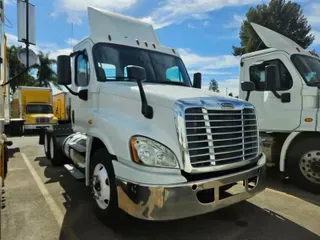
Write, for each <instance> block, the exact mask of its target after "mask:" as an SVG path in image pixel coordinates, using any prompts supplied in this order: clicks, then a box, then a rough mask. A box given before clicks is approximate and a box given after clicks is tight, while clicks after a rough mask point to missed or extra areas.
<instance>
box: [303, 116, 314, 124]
mask: <svg viewBox="0 0 320 240" xmlns="http://www.w3.org/2000/svg"><path fill="white" fill-rule="evenodd" d="M304 121H305V122H306V123H311V122H312V121H313V119H312V118H311V117H306V118H305V119H304Z"/></svg>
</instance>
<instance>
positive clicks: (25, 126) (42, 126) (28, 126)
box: [23, 123, 56, 130]
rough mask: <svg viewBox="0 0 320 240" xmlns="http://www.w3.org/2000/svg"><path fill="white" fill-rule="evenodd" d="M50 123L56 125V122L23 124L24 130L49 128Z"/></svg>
mask: <svg viewBox="0 0 320 240" xmlns="http://www.w3.org/2000/svg"><path fill="white" fill-rule="evenodd" d="M52 125H56V123H54V124H53V123H52V124H34V125H24V126H23V127H24V129H25V130H35V129H41V128H50V127H51V126H52Z"/></svg>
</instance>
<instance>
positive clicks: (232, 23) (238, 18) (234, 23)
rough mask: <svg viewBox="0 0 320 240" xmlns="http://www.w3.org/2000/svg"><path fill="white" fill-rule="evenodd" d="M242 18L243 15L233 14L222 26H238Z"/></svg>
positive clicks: (243, 17)
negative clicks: (230, 19)
mask: <svg viewBox="0 0 320 240" xmlns="http://www.w3.org/2000/svg"><path fill="white" fill-rule="evenodd" d="M244 19H245V16H240V15H237V14H234V15H233V17H232V21H230V22H229V23H227V24H225V25H224V27H225V28H240V27H241V23H242V22H243V20H244Z"/></svg>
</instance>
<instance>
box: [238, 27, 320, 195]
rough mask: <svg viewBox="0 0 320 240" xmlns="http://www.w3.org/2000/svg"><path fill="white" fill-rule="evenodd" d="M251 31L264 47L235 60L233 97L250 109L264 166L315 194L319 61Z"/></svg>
mask: <svg viewBox="0 0 320 240" xmlns="http://www.w3.org/2000/svg"><path fill="white" fill-rule="evenodd" d="M252 27H253V28H254V30H255V31H256V33H257V34H258V35H259V37H260V38H261V41H263V43H264V44H265V45H266V46H267V47H268V48H267V49H264V50H260V51H256V52H253V53H248V54H244V55H243V56H242V57H241V64H240V85H241V87H240V95H239V96H240V98H242V99H246V100H248V101H249V102H250V103H252V104H253V105H254V106H255V107H256V110H257V116H258V122H259V129H260V134H261V137H262V138H263V145H264V152H265V153H266V154H267V159H268V165H270V166H276V167H278V168H279V169H280V171H281V172H282V173H284V176H290V178H291V180H292V181H293V182H295V183H296V184H297V185H298V186H301V187H302V188H304V189H306V190H310V191H312V192H319V191H320V158H319V156H320V146H319V144H318V143H319V139H320V138H319V137H320V134H319V130H320V125H319V101H320V99H319V87H320V59H319V57H318V56H317V55H316V54H314V53H313V52H309V51H307V50H305V49H303V48H302V47H301V46H299V45H298V44H297V43H295V42H293V41H292V40H290V39H288V38H286V37H285V36H283V35H281V34H279V33H276V32H274V31H272V30H270V29H267V28H265V27H263V26H260V25H257V24H254V23H252ZM247 83H252V85H253V87H252V88H251V87H250V86H251V85H247ZM248 86H249V87H248Z"/></svg>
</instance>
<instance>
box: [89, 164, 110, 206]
mask: <svg viewBox="0 0 320 240" xmlns="http://www.w3.org/2000/svg"><path fill="white" fill-rule="evenodd" d="M92 189H93V194H94V198H95V199H96V202H97V204H98V206H99V207H100V208H101V209H106V208H107V207H108V206H109V202H110V181H109V177H108V172H107V170H106V168H105V166H103V165H102V164H101V163H98V164H97V165H96V166H95V168H94V171H93V179H92Z"/></svg>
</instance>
